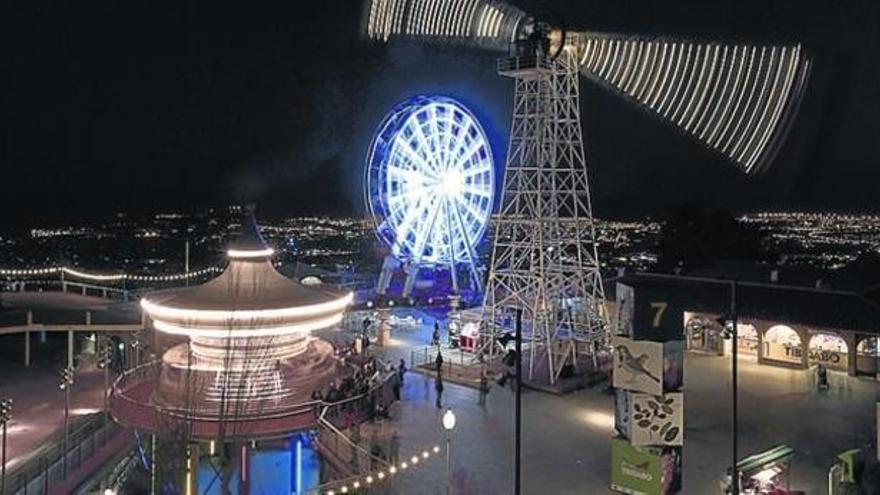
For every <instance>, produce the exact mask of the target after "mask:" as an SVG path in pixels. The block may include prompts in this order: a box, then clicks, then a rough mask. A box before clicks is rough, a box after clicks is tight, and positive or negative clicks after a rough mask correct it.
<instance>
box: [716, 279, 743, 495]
mask: <svg viewBox="0 0 880 495" xmlns="http://www.w3.org/2000/svg"><path fill="white" fill-rule="evenodd" d="M727 283H729V284H730V314H728V315H724V316H722V317H721V318H719V323H721V324H722V325H723V326H724V330H725V334H726V336H727V337H729V338H730V339H732V341H733V342H732V345H731V351H730V354H731V359H732V363H731V368H732V369H731V375H732V376H731V380H730V381H731V388H732V389H733V391H732V400H731V413H732V414H731V415H732V423H733V424H732V425H731V426H732V428H731V433H732V438H731V447H732V452H731V455H732V457H733V464H732V465H731V474H730V493H731V494H732V495H739V490H740V486H739V469H737V463H738V462H739V444H738V441H737V439H738V437H739V434H738V428H739V394H738V390H739V387H738V386H739V371H738V370H739V349H738V347H739V328H738V327H739V321H738V317H737V313H736V289H737V283H736V280H727Z"/></svg>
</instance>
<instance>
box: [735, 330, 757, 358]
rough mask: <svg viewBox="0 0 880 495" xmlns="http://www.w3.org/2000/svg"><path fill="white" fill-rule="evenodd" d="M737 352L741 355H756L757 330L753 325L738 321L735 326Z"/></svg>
mask: <svg viewBox="0 0 880 495" xmlns="http://www.w3.org/2000/svg"><path fill="white" fill-rule="evenodd" d="M736 337H737V338H736V341H737V344H738V345H737V349H736V350H737V353H739V354H740V355H741V356H742V355H745V356H753V357H755V358H756V359H757V357H758V342H759V341H758V330H757V329H755V326H754V325H750V324H748V323H740V324H738V325H737V326H736Z"/></svg>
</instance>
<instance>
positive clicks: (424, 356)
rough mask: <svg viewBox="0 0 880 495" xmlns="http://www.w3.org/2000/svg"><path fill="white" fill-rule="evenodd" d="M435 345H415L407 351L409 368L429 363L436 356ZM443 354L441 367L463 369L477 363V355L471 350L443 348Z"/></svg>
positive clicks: (431, 362) (432, 361)
mask: <svg viewBox="0 0 880 495" xmlns="http://www.w3.org/2000/svg"><path fill="white" fill-rule="evenodd" d="M437 350H438V348H437V346H432V345H428V346H424V347H416V348H413V349H411V350H410V351H409V362H410V368H415V367H417V366H422V365H430V364H433V363H434V360H435V359H436V358H437ZM441 354H442V355H443V368H444V369H450V368H460V369H464V368H466V367H468V366H472V365H474V364H477V363H478V360H477V355H476V354H474V353H472V352H466V351H464V350H462V349H460V348H458V349H444V350H442V351H441ZM432 369H433V367H432Z"/></svg>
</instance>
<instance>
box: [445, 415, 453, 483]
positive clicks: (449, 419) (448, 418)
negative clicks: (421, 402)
mask: <svg viewBox="0 0 880 495" xmlns="http://www.w3.org/2000/svg"><path fill="white" fill-rule="evenodd" d="M453 428H455V413H454V412H452V409H447V410H446V413H445V414H443V429H444V430H446V493H447V495H448V494H449V484H450V483H451V478H450V470H451V467H452V457H451V452H450V444H451V442H452V429H453Z"/></svg>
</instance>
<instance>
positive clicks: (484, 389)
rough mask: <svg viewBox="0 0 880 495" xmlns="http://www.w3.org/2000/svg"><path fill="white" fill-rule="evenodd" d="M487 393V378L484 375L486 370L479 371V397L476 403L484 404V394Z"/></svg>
mask: <svg viewBox="0 0 880 495" xmlns="http://www.w3.org/2000/svg"><path fill="white" fill-rule="evenodd" d="M488 394H489V378H488V377H487V376H486V372H485V371H483V372H482V373H480V399H479V401H478V402H477V404H479V405H481V406H485V405H486V395H488Z"/></svg>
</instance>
